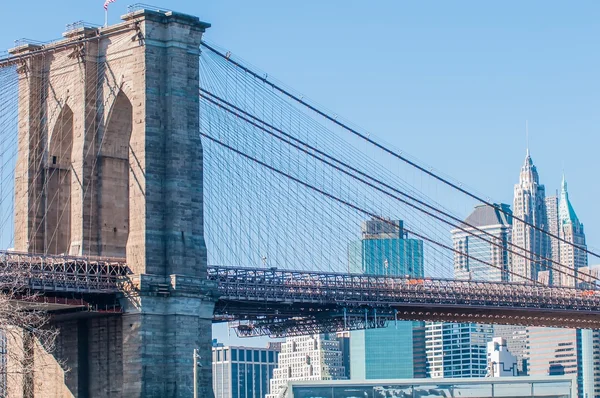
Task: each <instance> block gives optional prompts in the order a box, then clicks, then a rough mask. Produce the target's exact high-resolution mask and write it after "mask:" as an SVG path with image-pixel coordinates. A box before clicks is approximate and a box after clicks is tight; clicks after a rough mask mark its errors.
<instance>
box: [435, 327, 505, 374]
mask: <svg viewBox="0 0 600 398" xmlns="http://www.w3.org/2000/svg"><path fill="white" fill-rule="evenodd" d="M425 327H426V330H425V344H426V350H427V376H428V377H431V378H448V377H485V375H486V374H487V369H488V360H487V343H488V341H490V340H492V338H493V337H494V329H493V327H492V325H483V324H471V323H445V322H428V323H427V324H426V326H425Z"/></svg>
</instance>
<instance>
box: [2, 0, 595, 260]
mask: <svg viewBox="0 0 600 398" xmlns="http://www.w3.org/2000/svg"><path fill="white" fill-rule="evenodd" d="M102 4H103V1H102V0H94V1H90V0H78V1H73V0H69V1H64V0H63V1H60V2H58V3H57V2H48V1H37V0H30V1H26V2H25V1H23V2H11V3H10V5H5V7H4V8H3V23H2V24H0V49H6V48H9V47H11V46H12V44H13V40H14V39H18V38H21V37H27V38H30V39H37V40H42V41H44V40H49V39H52V38H57V37H60V34H61V33H62V31H63V30H64V27H65V24H67V23H70V22H73V21H77V20H85V21H89V22H94V23H99V24H100V23H102V22H103V19H104V13H103V9H102ZM128 4H129V3H128V2H124V1H121V0H117V2H116V3H114V4H112V5H111V6H110V15H109V22H111V23H114V22H117V21H118V20H119V15H121V14H123V13H124V12H125V10H126V6H127V5H128ZM157 5H161V4H157ZM167 5H168V8H170V9H173V10H178V11H181V12H186V13H190V14H195V15H198V16H199V17H200V18H201V19H203V20H205V21H207V22H210V23H211V24H212V25H213V27H212V28H210V29H209V31H208V32H207V39H209V40H210V41H212V42H214V43H218V44H219V45H220V46H222V47H225V48H227V49H229V50H231V51H232V52H233V53H234V54H236V55H238V56H240V57H241V58H243V59H245V60H246V61H248V62H249V63H251V64H253V65H256V66H258V67H260V68H261V69H262V70H264V71H266V72H268V73H269V75H270V76H275V77H277V78H278V79H279V80H280V81H282V82H284V83H286V85H288V86H290V87H293V88H295V89H297V90H298V91H301V92H302V93H304V94H305V95H306V96H307V97H310V98H312V99H313V100H315V101H316V102H318V103H321V104H324V105H325V106H326V107H327V108H330V109H333V110H335V112H336V113H338V114H339V115H343V116H345V117H346V118H347V119H349V120H351V121H352V122H354V123H355V124H357V125H360V126H362V127H364V128H366V129H367V130H368V131H369V132H372V134H374V135H375V136H377V137H379V138H380V139H381V140H383V141H385V142H388V143H390V144H392V145H393V146H394V147H397V148H400V149H402V150H403V151H404V152H406V153H409V154H411V155H412V156H414V157H416V158H417V159H420V160H422V161H423V162H424V163H426V164H428V165H430V166H432V167H433V168H435V169H437V170H442V171H443V172H444V173H445V174H447V175H450V176H452V177H454V178H455V179H457V180H459V181H461V182H463V183H465V184H466V185H468V186H471V187H475V188H476V190H477V191H478V192H481V193H483V194H485V195H486V196H489V197H490V198H492V200H495V201H503V202H507V203H511V202H512V194H513V185H514V184H515V183H516V182H517V179H518V173H519V169H520V167H521V165H522V162H523V159H524V156H525V142H526V140H525V120H529V135H530V149H531V153H532V157H533V160H534V162H535V164H536V165H537V166H538V170H539V172H540V177H541V180H542V183H544V184H545V185H546V189H547V191H549V192H553V191H554V190H556V189H558V188H559V184H560V180H561V173H562V170H563V167H564V170H565V172H566V175H567V180H568V182H569V190H570V197H571V201H572V203H573V205H574V207H575V210H576V211H577V213H578V216H579V218H580V219H581V220H582V221H583V222H584V224H585V227H586V231H587V237H588V244H589V245H590V246H592V247H597V248H598V247H600V212H599V211H598V210H597V203H598V198H600V184H598V178H599V177H598V172H599V171H600V166H599V165H598V160H597V153H598V146H599V145H600V131H599V130H600V128H599V126H600V111H599V110H600V94H599V93H600V79H599V78H598V73H599V71H600V52H599V51H598V42H597V40H598V37H600V24H598V21H599V20H600V3H599V2H594V1H580V2H577V3H565V2H559V1H528V2H517V1H508V2H480V1H462V2H398V1H376V2H364V1H360V2H359V1H351V0H346V1H326V2H325V1H313V0H305V1H302V2H285V1H253V2H248V1H213V2H200V1H185V0H171V1H169V2H168V4H163V6H167ZM590 260H591V262H592V263H600V260H598V259H590Z"/></svg>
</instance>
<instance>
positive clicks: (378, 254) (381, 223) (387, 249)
mask: <svg viewBox="0 0 600 398" xmlns="http://www.w3.org/2000/svg"><path fill="white" fill-rule="evenodd" d="M348 252H349V253H348V261H349V270H350V272H352V273H362V274H378V275H396V276H397V275H410V276H412V277H423V276H424V266H423V241H421V240H418V239H409V238H408V236H407V235H406V234H405V233H404V231H403V224H402V221H399V220H375V219H373V220H369V221H365V222H363V225H362V239H361V240H359V241H355V242H351V243H350V245H349V250H348ZM350 335H351V337H350V360H351V363H352V367H351V370H350V377H351V379H353V380H367V379H397V378H413V377H425V363H426V361H425V347H424V325H423V323H421V322H407V321H400V322H397V323H394V324H391V325H389V326H388V327H387V328H383V329H368V330H360V331H353V332H351V334H350Z"/></svg>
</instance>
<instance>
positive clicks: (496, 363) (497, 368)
mask: <svg viewBox="0 0 600 398" xmlns="http://www.w3.org/2000/svg"><path fill="white" fill-rule="evenodd" d="M487 358H488V373H487V376H488V377H510V376H518V375H519V370H518V368H517V358H516V357H515V356H514V355H513V354H512V353H511V352H510V351H509V350H508V347H507V345H506V340H505V339H504V338H503V337H494V338H493V339H492V341H489V342H488V343H487Z"/></svg>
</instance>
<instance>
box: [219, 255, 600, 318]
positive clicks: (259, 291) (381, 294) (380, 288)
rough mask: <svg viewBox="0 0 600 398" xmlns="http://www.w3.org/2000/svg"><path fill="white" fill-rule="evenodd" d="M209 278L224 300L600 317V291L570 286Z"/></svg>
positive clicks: (305, 275)
mask: <svg viewBox="0 0 600 398" xmlns="http://www.w3.org/2000/svg"><path fill="white" fill-rule="evenodd" d="M208 275H209V279H211V280H213V281H216V282H217V283H218V285H219V293H220V294H221V297H222V298H223V299H234V300H256V301H278V302H285V301H290V302H294V303H301V302H305V303H322V304H327V303H329V304H331V303H343V305H345V306H348V307H352V306H354V307H356V306H373V307H378V306H379V307H386V306H388V307H392V306H402V305H403V304H410V305H420V304H421V305H423V306H432V305H433V306H436V307H444V306H447V307H452V306H465V305H467V306H481V307H486V308H489V307H504V308H521V309H543V310H582V311H591V312H599V313H600V291H598V290H585V289H578V288H570V287H549V286H544V285H528V284H522V283H506V282H483V281H465V280H448V279H432V278H409V277H400V276H372V275H362V274H343V273H322V272H299V271H288V270H279V269H252V268H237V267H222V266H213V267H209V270H208Z"/></svg>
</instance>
